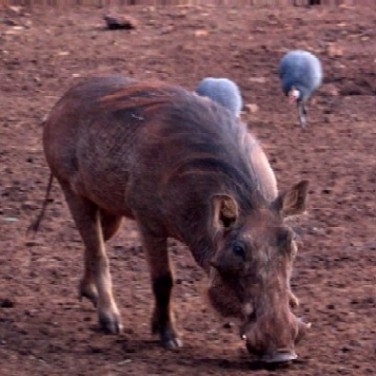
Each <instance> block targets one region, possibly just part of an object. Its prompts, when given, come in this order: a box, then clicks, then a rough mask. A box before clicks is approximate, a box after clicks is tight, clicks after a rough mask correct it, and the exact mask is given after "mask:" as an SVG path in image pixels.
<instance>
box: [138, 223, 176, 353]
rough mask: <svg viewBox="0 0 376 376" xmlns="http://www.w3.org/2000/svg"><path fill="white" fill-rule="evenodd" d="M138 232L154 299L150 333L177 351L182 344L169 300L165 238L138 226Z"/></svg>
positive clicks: (171, 283)
mask: <svg viewBox="0 0 376 376" xmlns="http://www.w3.org/2000/svg"><path fill="white" fill-rule="evenodd" d="M140 231H141V238H142V244H143V248H144V250H145V252H146V256H147V260H148V264H149V269H150V274H151V282H152V286H153V293H154V297H155V306H154V312H153V317H152V323H151V325H152V332H153V334H158V335H159V337H160V340H161V343H162V345H163V346H164V347H166V348H168V349H177V348H179V347H181V346H182V342H181V340H180V339H179V337H178V333H177V331H176V329H175V324H174V315H173V311H172V308H171V305H172V304H171V300H170V299H171V291H172V287H173V283H174V282H173V276H172V272H171V267H170V261H169V257H168V253H167V238H166V237H165V236H163V235H162V236H156V235H154V234H152V233H151V232H150V231H149V230H148V229H146V228H145V227H143V226H140Z"/></svg>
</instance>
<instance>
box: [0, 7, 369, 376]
mask: <svg viewBox="0 0 376 376" xmlns="http://www.w3.org/2000/svg"><path fill="white" fill-rule="evenodd" d="M109 11H110V12H115V13H118V12H119V13H121V14H126V15H131V16H133V17H134V18H135V19H136V20H137V21H138V27H137V28H136V29H135V30H132V31H125V30H121V31H108V30H104V23H103V20H102V16H103V14H105V13H106V12H109ZM293 48H305V49H308V50H310V51H312V52H314V53H316V54H317V55H318V56H319V57H320V59H321V60H322V63H323V66H324V70H325V82H324V85H323V86H322V88H321V89H320V90H319V92H318V93H317V95H316V96H315V97H314V99H313V101H312V103H311V104H310V107H309V110H310V114H309V115H310V117H309V128H308V129H306V130H302V129H300V128H299V127H298V126H297V120H296V111H295V108H293V107H290V106H289V105H288V104H287V101H286V99H285V98H284V97H283V96H282V94H281V90H280V87H279V81H278V78H277V75H276V67H277V64H278V61H279V59H280V57H281V56H282V55H283V53H285V52H286V51H287V50H288V49H293ZM0 72H1V79H0V266H1V267H0V375H72V376H73V375H85V376H86V375H111V376H112V375H160V374H166V375H192V374H193V375H277V374H283V375H287V376H304V375H317V376H319V375H320V376H321V375H374V374H375V373H374V372H375V364H376V334H375V333H376V325H375V324H376V313H375V308H376V301H375V295H376V293H375V274H376V273H375V270H376V255H375V254H376V237H375V229H376V220H375V209H376V203H375V188H376V155H375V144H376V130H375V129H376V73H375V72H376V10H375V9H372V8H351V7H340V8H334V7H331V8H329V7H312V8H305V7H288V8H286V7H285V8H282V7H281V8H278V7H269V8H268V7H232V8H220V7H175V8H159V7H157V8H156V7H152V6H134V7H123V8H111V9H110V10H108V9H104V8H100V9H98V8H94V7H93V8H90V7H84V8H83V7H81V8H70V9H69V10H66V9H64V10H62V9H57V8H51V7H44V8H37V7H33V8H32V9H25V8H21V9H9V8H4V7H2V8H1V10H0ZM111 73H122V74H124V75H127V76H132V77H136V78H139V79H149V78H159V79H162V80H167V81H170V82H173V83H177V84H181V85H183V86H185V87H187V88H190V89H194V87H195V85H196V83H197V82H198V81H199V80H200V79H201V78H203V77H204V76H209V75H210V76H226V77H229V78H231V79H233V80H235V81H236V82H237V83H238V84H239V85H240V87H241V89H242V92H243V95H244V101H245V103H246V104H252V106H248V107H250V108H251V110H252V111H251V112H249V111H248V112H246V113H245V114H243V120H244V121H245V122H247V124H249V129H250V131H252V132H254V133H255V134H256V135H257V136H258V137H259V139H260V140H261V141H262V143H263V144H264V147H265V150H266V152H267V154H268V156H269V158H270V161H271V163H272V166H273V167H274V169H275V171H276V174H277V177H278V179H279V185H280V188H281V189H283V188H284V187H287V186H290V185H292V184H293V183H295V182H297V181H299V180H300V179H302V178H307V179H309V180H310V181H311V188H310V195H309V196H310V204H309V210H308V213H307V214H306V215H303V216H302V217H301V218H300V219H299V222H298V232H299V234H300V235H301V246H300V253H299V256H298V258H297V261H296V267H295V272H294V277H293V286H294V291H295V293H296V294H297V295H298V297H299V298H300V299H301V307H300V308H299V310H298V314H299V315H301V316H304V318H305V319H306V320H308V321H311V322H312V323H313V327H312V330H311V333H310V334H309V336H308V337H307V338H306V339H305V340H304V341H303V342H302V343H301V344H300V345H299V346H298V348H297V351H298V353H299V355H300V358H299V360H298V361H297V362H296V363H294V364H292V365H290V366H289V367H284V368H282V369H264V368H262V367H260V366H259V365H258V364H257V363H253V362H252V361H251V360H250V359H249V358H248V355H247V353H246V351H245V349H244V346H243V343H242V342H241V341H240V340H239V338H238V334H237V328H234V327H231V328H226V327H223V322H222V321H221V320H219V319H218V318H217V317H216V316H215V315H213V314H212V312H211V310H210V309H209V308H208V307H207V306H206V304H205V303H204V301H203V299H202V298H201V295H202V293H201V289H202V285H203V284H204V283H205V280H204V276H203V273H202V271H201V270H200V269H199V268H198V267H197V266H196V265H195V264H194V262H193V261H192V259H191V256H190V254H189V253H188V251H187V250H186V249H185V248H184V247H183V246H182V245H180V244H177V243H176V242H171V254H172V258H173V260H174V264H175V269H176V275H177V278H178V281H177V282H178V284H177V286H176V289H175V294H174V297H175V302H176V311H177V316H178V326H179V328H180V330H181V332H182V335H183V339H184V341H185V347H184V349H183V350H181V351H180V352H178V353H173V352H169V351H164V350H162V349H160V348H159V346H158V344H157V342H156V339H155V338H152V337H151V335H150V331H149V317H150V313H151V293H150V285H149V276H148V272H147V268H146V262H145V260H144V256H143V254H142V250H141V248H140V243H139V239H138V237H137V232H136V229H135V226H134V224H133V223H132V222H125V223H124V225H123V228H122V231H121V232H120V234H119V235H118V236H117V237H116V238H115V239H114V240H112V241H111V242H110V243H109V244H108V250H109V255H110V257H111V265H112V273H113V279H114V288H115V293H116V297H117V301H118V305H119V308H120V309H121V311H122V315H123V320H124V324H125V333H124V334H123V335H122V336H119V337H116V336H110V335H104V334H102V333H101V332H99V331H98V330H97V324H96V314H95V311H94V309H93V308H92V307H91V306H90V304H89V303H88V302H86V301H85V302H79V301H78V299H77V291H76V287H77V284H78V281H79V278H80V275H81V269H82V246H81V243H80V238H79V236H78V233H77V231H76V229H75V228H74V225H73V223H72V220H71V218H70V215H69V213H68V211H67V208H66V205H65V203H64V201H63V198H62V195H61V192H60V190H59V188H58V187H57V185H56V186H54V189H53V195H52V196H53V200H52V202H51V204H50V205H49V207H48V211H47V214H46V218H45V221H44V222H43V224H42V228H41V231H40V233H39V234H38V236H37V238H36V239H35V240H30V239H29V238H27V237H25V230H26V228H27V227H28V225H29V224H30V223H31V221H32V219H33V218H35V216H36V215H37V213H38V209H39V208H40V206H41V202H42V200H43V196H44V189H45V186H46V184H47V179H48V173H49V171H48V168H47V166H46V163H45V160H44V157H43V152H42V145H41V133H42V129H41V121H42V119H43V117H44V116H45V115H46V114H47V113H48V111H49V110H50V109H51V107H52V105H53V104H54V103H55V102H56V100H57V99H58V98H59V97H60V96H61V95H62V94H63V92H64V91H65V90H66V89H68V88H69V87H70V86H71V85H72V84H74V83H75V82H76V81H77V80H78V79H80V77H83V76H93V75H102V74H111Z"/></svg>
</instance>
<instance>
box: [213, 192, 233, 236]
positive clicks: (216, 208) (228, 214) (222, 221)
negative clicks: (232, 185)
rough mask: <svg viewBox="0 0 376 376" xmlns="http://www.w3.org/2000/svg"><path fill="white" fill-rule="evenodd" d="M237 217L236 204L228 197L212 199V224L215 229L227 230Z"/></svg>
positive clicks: (221, 196) (220, 196) (217, 196)
mask: <svg viewBox="0 0 376 376" xmlns="http://www.w3.org/2000/svg"><path fill="white" fill-rule="evenodd" d="M238 216H239V208H238V204H237V203H236V201H235V200H234V198H233V197H232V196H230V195H226V194H219V195H215V196H213V197H212V223H213V225H214V228H216V229H229V228H230V227H232V226H233V225H234V223H235V222H236V221H237V219H238Z"/></svg>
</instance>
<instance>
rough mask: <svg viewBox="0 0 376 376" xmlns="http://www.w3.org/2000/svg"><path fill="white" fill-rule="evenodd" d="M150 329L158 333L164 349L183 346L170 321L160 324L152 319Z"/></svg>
mask: <svg viewBox="0 0 376 376" xmlns="http://www.w3.org/2000/svg"><path fill="white" fill-rule="evenodd" d="M151 331H152V333H153V334H156V335H159V338H160V342H161V344H162V346H163V347H164V348H165V349H168V350H177V349H179V348H180V347H182V346H183V342H182V340H181V339H180V338H179V336H178V334H177V332H176V330H175V329H174V328H173V325H172V324H171V323H169V324H165V325H160V324H159V323H158V322H156V321H154V320H153V322H152V326H151Z"/></svg>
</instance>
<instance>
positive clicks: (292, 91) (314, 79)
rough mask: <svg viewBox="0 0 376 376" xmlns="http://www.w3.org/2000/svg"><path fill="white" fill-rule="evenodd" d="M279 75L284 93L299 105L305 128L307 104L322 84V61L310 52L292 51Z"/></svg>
mask: <svg viewBox="0 0 376 376" xmlns="http://www.w3.org/2000/svg"><path fill="white" fill-rule="evenodd" d="M278 74H279V77H280V79H281V84H282V90H283V92H284V93H285V95H287V96H288V97H289V99H290V101H291V102H296V104H297V108H298V116H299V123H300V125H301V126H302V127H303V128H304V127H305V126H306V124H307V120H306V116H307V108H306V102H307V100H308V98H309V97H310V96H311V95H312V93H313V92H314V91H315V90H316V89H317V88H318V87H319V86H320V85H321V82H322V77H323V72H322V66H321V63H320V60H319V59H318V58H317V57H316V56H315V55H313V54H311V53H310V52H308V51H303V50H294V51H290V52H288V53H286V54H285V55H284V56H283V58H282V59H281V61H280V63H279V69H278Z"/></svg>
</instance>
